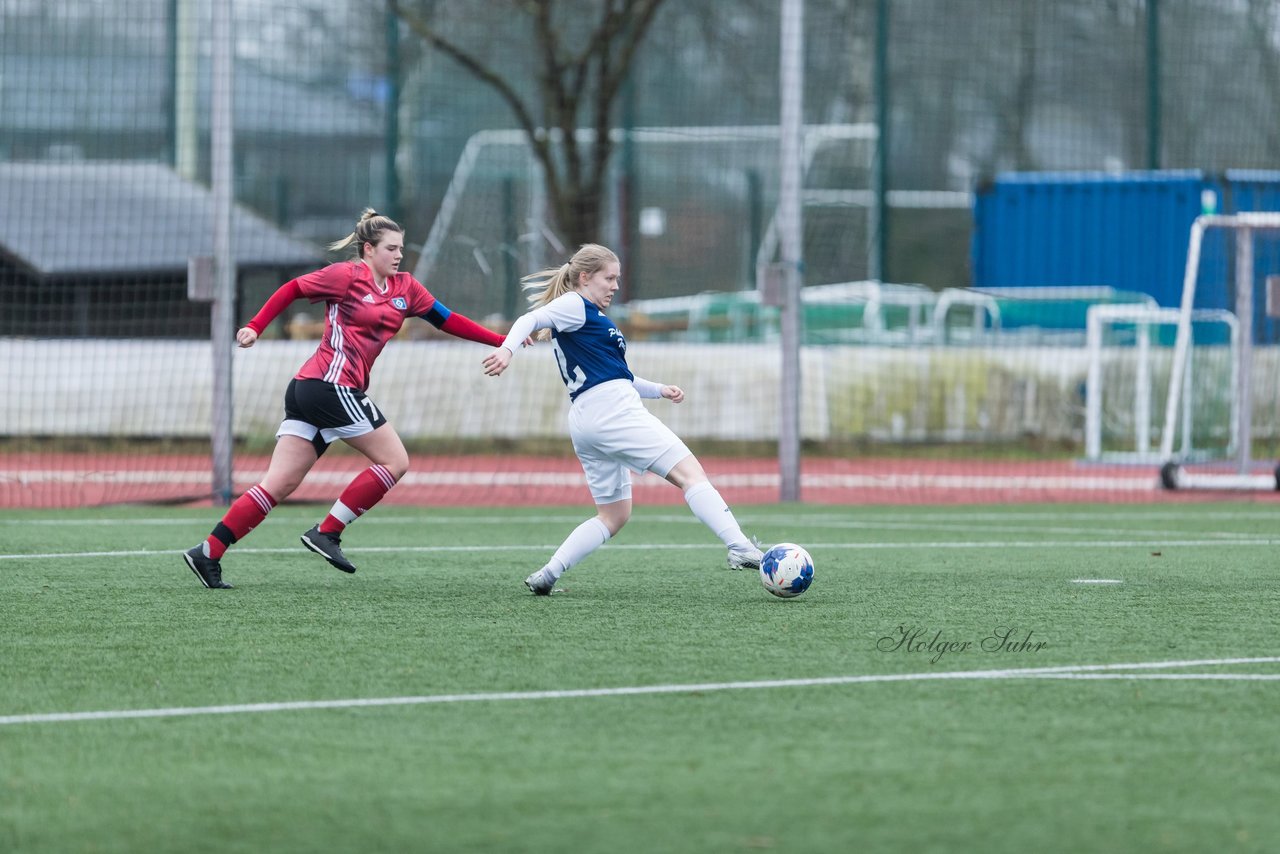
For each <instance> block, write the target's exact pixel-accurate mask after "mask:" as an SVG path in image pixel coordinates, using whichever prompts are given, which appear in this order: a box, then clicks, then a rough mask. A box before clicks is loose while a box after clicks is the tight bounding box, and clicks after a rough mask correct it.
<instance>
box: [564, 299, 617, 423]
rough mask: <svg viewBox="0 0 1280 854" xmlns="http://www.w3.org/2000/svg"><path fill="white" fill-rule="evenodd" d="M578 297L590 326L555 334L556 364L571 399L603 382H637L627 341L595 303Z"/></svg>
mask: <svg viewBox="0 0 1280 854" xmlns="http://www.w3.org/2000/svg"><path fill="white" fill-rule="evenodd" d="M578 298H579V299H581V300H582V301H583V303H585V309H586V315H587V321H586V323H584V324H582V326H581V327H580V328H578V329H574V330H573V331H571V332H563V331H561V330H559V329H552V331H551V344H552V346H553V347H554V348H555V353H556V364H557V365H558V366H559V368H560V378H561V379H562V380H564V384H565V385H566V386H567V387H568V389H569V399H570V400H576V399H577V397H578V395H580V394H582V393H583V392H584V391H586V390H587V389H589V388H593V387H595V386H598V385H600V384H601V383H607V382H609V381H611V380H626V381H627V382H631V381H632V380H633V379H635V377H634V375H633V374H632V373H631V371H630V370H628V368H627V339H625V338H623V337H622V332H621V331H619V329H618V327H617V326H615V325H614V323H613V321H612V320H610V319H609V318H608V317H607V316H605V315H604V314H603V313H602V312H601V311H600V309H599V307H598V306H596V304H595V303H593V302H591V300H589V299H587V298H586V297H584V296H582V295H581V294H578Z"/></svg>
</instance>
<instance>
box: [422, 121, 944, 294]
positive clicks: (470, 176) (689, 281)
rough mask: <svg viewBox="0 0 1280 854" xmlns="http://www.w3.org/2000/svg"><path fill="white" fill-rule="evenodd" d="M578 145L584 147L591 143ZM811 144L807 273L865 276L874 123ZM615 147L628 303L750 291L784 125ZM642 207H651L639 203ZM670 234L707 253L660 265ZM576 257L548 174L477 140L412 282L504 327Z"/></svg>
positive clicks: (527, 156) (610, 240) (766, 228)
mask: <svg viewBox="0 0 1280 854" xmlns="http://www.w3.org/2000/svg"><path fill="white" fill-rule="evenodd" d="M578 134H579V139H578V142H579V144H581V143H584V142H589V141H590V139H591V138H592V134H593V132H592V131H589V130H581V131H579V132H578ZM804 137H805V142H804V164H803V166H804V172H805V183H804V191H803V199H802V203H803V205H804V208H805V212H804V216H805V221H806V225H805V231H806V267H807V270H808V276H809V278H810V279H811V280H812V281H815V282H838V281H847V280H852V279H861V278H865V277H866V276H867V272H868V257H869V252H870V251H871V242H872V240H873V237H874V222H873V213H874V194H873V193H872V191H871V189H870V188H871V171H872V167H873V157H874V153H875V142H876V129H875V126H874V125H871V124H865V123H864V124H829V125H820V126H810V127H808V128H806V130H805V134H804ZM555 138H556V134H555V133H554V132H553V141H555ZM612 142H613V145H614V156H613V157H612V158H611V160H610V166H609V173H608V180H607V182H606V198H605V199H604V208H605V215H604V216H603V218H602V227H601V239H602V241H603V242H605V243H607V244H608V245H610V246H612V247H617V248H618V249H619V250H620V252H619V254H620V255H622V256H623V258H624V262H625V263H626V264H627V267H628V272H630V274H631V275H629V276H628V277H627V279H626V280H625V281H624V285H623V287H624V288H625V289H626V290H625V292H624V293H623V297H624V299H625V300H632V299H636V298H639V297H644V298H655V297H669V296H687V295H690V294H696V293H699V292H703V291H729V292H732V291H742V290H750V289H752V288H754V287H755V282H756V265H757V262H758V260H760V259H761V258H764V259H765V260H772V253H773V251H774V249H775V243H776V237H775V230H774V224H773V210H774V207H775V206H776V200H777V198H778V188H777V186H776V184H777V172H778V170H777V161H778V128H777V127H776V126H769V125H763V126H726V127H719V126H717V127H698V126H692V127H683V126H682V127H646V128H633V129H630V130H626V129H615V130H613V131H612ZM957 195H961V194H957ZM639 198H643V206H637V205H636V204H633V201H632V200H634V199H639ZM957 203H958V204H967V197H966V198H965V199H963V200H959V201H957ZM670 234H697V235H699V237H700V240H699V243H700V244H701V245H703V246H705V247H706V249H707V251H704V252H702V253H697V254H685V255H684V256H682V257H681V259H680V263H679V264H671V263H670V261H671V259H670V258H667V257H664V256H663V254H662V253H664V252H666V251H668V250H666V249H665V248H664V247H666V246H667V245H668V243H669V241H664V240H662V238H663V237H664V235H670ZM573 248H576V247H565V246H563V245H561V242H560V238H559V236H558V235H557V234H556V233H555V227H554V224H553V223H552V222H551V220H550V219H549V214H548V208H547V194H546V185H545V179H544V177H543V173H542V168H541V166H540V165H539V164H538V162H537V161H536V159H535V157H534V155H533V152H532V150H531V148H530V145H529V142H528V138H527V137H526V135H525V133H524V132H523V131H519V130H488V131H482V132H480V133H477V134H475V135H474V136H472V137H471V139H470V140H469V141H468V142H467V144H466V146H465V148H464V150H463V153H462V155H461V157H460V158H459V160H458V164H457V167H456V168H455V170H454V174H453V177H452V179H451V181H450V183H449V187H448V189H447V190H446V193H445V197H444V199H443V201H442V204H441V207H440V211H439V213H438V215H437V216H436V218H435V220H434V221H433V224H432V227H431V229H430V231H429V233H428V234H427V236H426V239H425V240H424V241H423V243H422V250H421V253H420V255H419V260H418V263H417V266H416V267H415V268H414V275H415V276H416V277H417V278H418V279H419V280H421V281H423V282H425V283H427V284H428V286H430V283H431V282H433V281H438V282H448V283H449V288H450V293H451V295H452V294H457V295H458V296H456V297H453V299H452V301H451V304H452V303H457V307H458V308H459V309H460V310H463V311H467V312H469V313H471V314H473V315H475V316H479V317H487V316H495V315H496V316H501V317H505V318H508V319H509V318H511V317H512V316H514V315H516V314H519V313H520V312H522V311H523V310H524V308H525V305H524V302H523V299H522V298H521V296H520V295H519V293H518V279H519V277H520V275H523V274H524V273H527V272H530V271H532V270H536V269H541V268H542V267H544V266H546V265H547V264H549V263H551V262H552V261H553V260H554V261H556V262H557V263H558V262H560V261H561V260H562V259H563V258H564V257H565V256H566V255H567V254H568V253H569V252H571V251H572V249H573ZM640 270H649V271H650V272H651V273H652V272H653V271H657V270H661V271H662V275H661V276H654V275H645V274H637V271H640Z"/></svg>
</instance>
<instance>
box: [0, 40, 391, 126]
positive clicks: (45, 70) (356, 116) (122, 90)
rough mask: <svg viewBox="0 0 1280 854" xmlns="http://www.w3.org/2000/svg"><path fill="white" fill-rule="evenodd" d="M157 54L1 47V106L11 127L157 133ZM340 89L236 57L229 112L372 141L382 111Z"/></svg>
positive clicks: (203, 120) (204, 99)
mask: <svg viewBox="0 0 1280 854" xmlns="http://www.w3.org/2000/svg"><path fill="white" fill-rule="evenodd" d="M168 73H169V72H168V70H167V65H166V59H165V58H164V57H163V56H145V55H141V56H137V55H110V56H94V55H87V56H59V55H50V54H48V53H47V52H45V51H31V52H29V53H18V52H16V51H0V104H4V105H5V118H4V125H5V127H6V128H8V129H10V130H13V131H24V132H43V133H47V132H50V131H62V132H79V131H93V132H97V133H140V132H150V133H163V132H164V131H165V129H166V128H167V125H168V121H169V119H168V112H167V110H168V107H167V101H166V99H167V97H168V95H169V89H170V85H171V81H170V80H169V78H168V77H167V76H166V75H167V74H168ZM196 85H197V94H196V100H197V109H196V113H195V116H196V121H197V122H198V123H199V126H200V127H201V128H202V129H203V130H205V131H206V132H207V131H208V128H209V116H210V114H211V110H210V106H209V105H210V103H211V98H212V94H211V91H210V88H211V81H210V74H209V72H208V71H207V70H205V71H204V72H203V73H201V74H200V75H199V77H198V78H197V81H196ZM355 88H357V87H356V86H355V85H354V84H352V83H349V85H348V86H347V88H346V89H342V88H337V89H336V90H335V88H334V87H332V86H328V87H321V86H307V85H305V84H303V83H299V82H297V81H292V80H285V79H281V78H279V77H275V76H272V75H269V74H265V73H263V72H262V71H260V70H259V69H257V68H256V67H255V66H253V65H252V64H251V63H247V62H238V63H237V64H236V69H235V92H234V94H233V97H232V110H233V111H234V114H235V115H234V120H235V127H236V132H237V133H238V134H256V133H262V134H270V135H273V136H279V135H281V134H287V135H290V136H294V137H298V136H307V135H311V136H320V137H324V138H332V137H335V136H340V137H347V138H363V139H378V138H380V137H381V134H382V133H383V129H384V119H383V118H382V115H383V112H382V110H381V109H380V108H379V107H378V106H377V105H376V103H374V101H372V100H371V99H369V98H360V97H357V96H356V95H357V94H358V93H354V92H353V90H354V89H355Z"/></svg>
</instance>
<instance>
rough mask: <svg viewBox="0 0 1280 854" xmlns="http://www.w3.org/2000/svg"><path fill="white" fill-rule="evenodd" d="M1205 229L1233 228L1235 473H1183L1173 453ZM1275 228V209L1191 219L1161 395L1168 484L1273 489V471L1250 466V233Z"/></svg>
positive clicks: (1278, 216) (1279, 225) (1278, 225)
mask: <svg viewBox="0 0 1280 854" xmlns="http://www.w3.org/2000/svg"><path fill="white" fill-rule="evenodd" d="M1210 228H1226V229H1231V230H1234V231H1235V233H1236V254H1235V267H1236V289H1235V290H1236V307H1235V315H1236V322H1237V324H1238V325H1239V328H1240V330H1241V335H1240V344H1239V347H1238V348H1236V354H1235V356H1236V369H1235V370H1233V371H1232V375H1233V377H1234V385H1235V388H1234V391H1233V396H1234V398H1235V404H1236V413H1235V417H1234V419H1233V420H1234V424H1233V428H1234V429H1233V442H1232V445H1233V446H1234V449H1235V460H1234V463H1235V472H1234V473H1233V474H1199V475H1194V476H1191V475H1187V474H1185V473H1183V472H1182V471H1181V464H1182V463H1183V462H1185V460H1183V459H1182V458H1181V457H1179V455H1177V454H1175V453H1174V449H1173V442H1174V434H1175V432H1176V429H1177V417H1178V407H1179V404H1180V402H1181V393H1182V389H1183V386H1184V384H1185V381H1186V375H1187V373H1188V371H1189V365H1190V349H1191V323H1192V320H1193V316H1194V314H1195V309H1194V308H1193V306H1194V303H1195V295H1196V279H1197V277H1198V274H1199V272H1200V249H1201V245H1202V243H1203V242H1204V234H1205V232H1206V231H1207V230H1208V229H1210ZM1263 230H1268V231H1274V230H1280V212H1249V213H1237V214H1205V215H1202V216H1198V217H1196V219H1195V221H1194V222H1193V223H1192V224H1191V238H1190V241H1189V243H1188V247H1187V266H1186V271H1185V273H1184V275H1183V280H1182V303H1181V305H1180V306H1179V308H1178V337H1177V340H1176V343H1175V344H1174V351H1173V367H1172V370H1171V371H1170V374H1169V395H1168V397H1167V398H1166V399H1165V414H1164V431H1163V433H1162V434H1161V436H1160V459H1161V461H1162V462H1163V465H1162V467H1161V473H1160V474H1161V480H1162V481H1163V482H1164V485H1165V486H1166V487H1168V488H1171V489H1186V488H1191V489H1194V488H1203V489H1276V488H1278V487H1280V483H1278V482H1277V477H1276V475H1275V474H1274V473H1272V474H1268V475H1265V476H1262V475H1258V474H1256V473H1255V472H1254V471H1253V469H1254V465H1253V460H1252V443H1253V387H1252V381H1253V288H1254V269H1253V266H1254V264H1253V258H1254V256H1253V235H1254V232H1255V231H1263Z"/></svg>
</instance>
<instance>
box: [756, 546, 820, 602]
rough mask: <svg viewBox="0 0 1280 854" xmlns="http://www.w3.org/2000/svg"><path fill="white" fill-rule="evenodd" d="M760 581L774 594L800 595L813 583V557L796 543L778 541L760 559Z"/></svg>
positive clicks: (784, 596)
mask: <svg viewBox="0 0 1280 854" xmlns="http://www.w3.org/2000/svg"><path fill="white" fill-rule="evenodd" d="M760 583H761V584H763V585H764V589H765V590H768V591H769V592H770V593H772V594H773V595H774V596H779V597H781V598H783V599H792V598H794V597H796V596H799V595H800V594H801V593H803V592H805V591H806V590H808V589H809V585H810V584H812V583H813V558H811V557H809V553H808V552H807V551H805V550H804V549H802V548H800V547H799V546H797V545H796V544H795V543H778V544H777V545H776V546H774V547H773V548H771V549H769V550H768V551H767V552H765V553H764V557H762V558H761V559H760Z"/></svg>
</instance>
